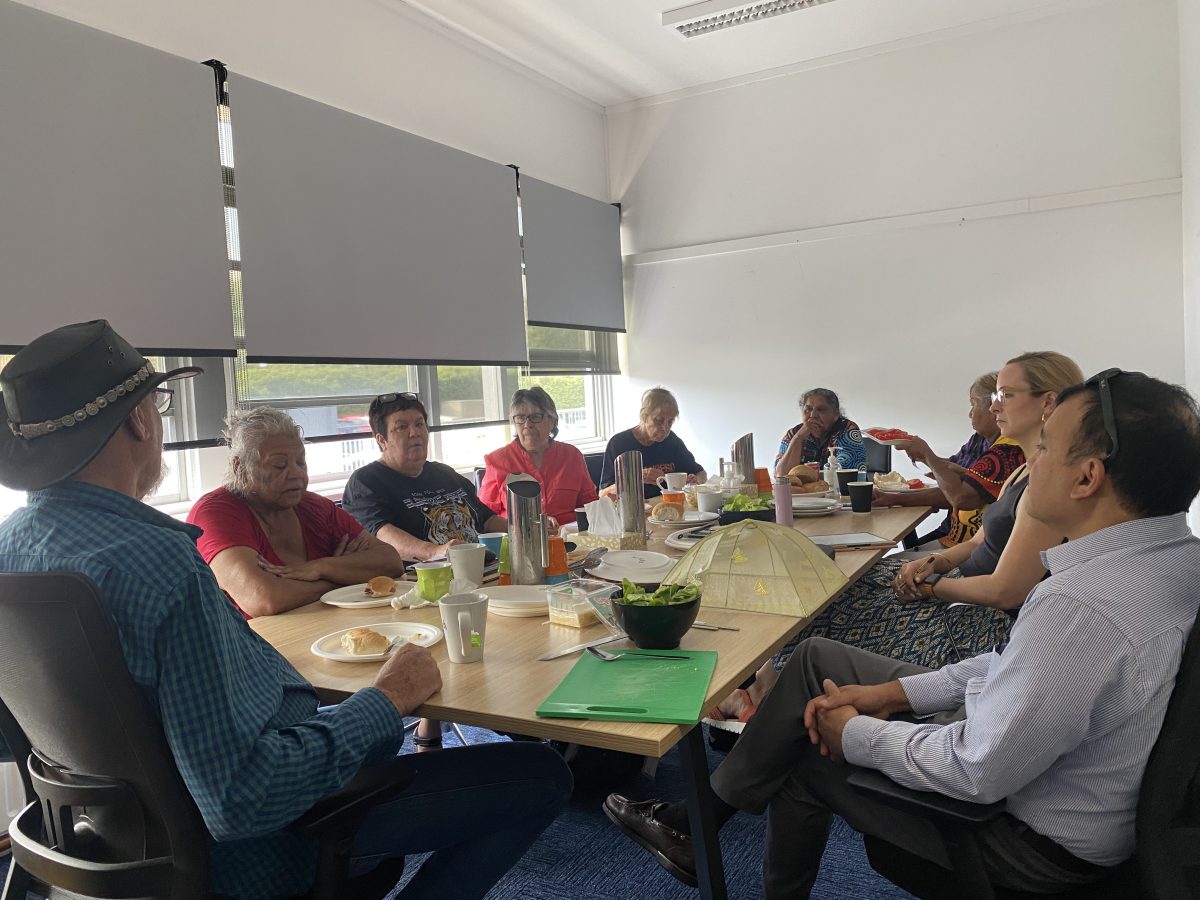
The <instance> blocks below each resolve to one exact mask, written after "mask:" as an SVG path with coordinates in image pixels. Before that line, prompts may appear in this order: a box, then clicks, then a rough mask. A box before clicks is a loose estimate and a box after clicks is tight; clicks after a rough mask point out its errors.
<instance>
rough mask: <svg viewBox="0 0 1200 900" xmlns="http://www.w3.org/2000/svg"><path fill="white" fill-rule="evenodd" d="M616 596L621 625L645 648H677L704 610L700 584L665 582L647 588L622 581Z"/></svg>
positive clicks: (617, 616) (631, 637) (617, 613)
mask: <svg viewBox="0 0 1200 900" xmlns="http://www.w3.org/2000/svg"><path fill="white" fill-rule="evenodd" d="M621 588H622V591H621V593H620V594H619V595H617V596H616V597H614V598H613V604H612V610H613V615H614V616H615V617H616V620H617V624H618V625H620V626H621V629H622V630H623V631H624V632H625V633H626V634H627V635H629V639H630V640H631V641H633V643H634V644H635V645H637V646H638V647H641V648H642V649H643V650H674V649H675V648H676V647H678V646H679V639H680V638H682V637H683V636H684V635H685V634H687V630H688V629H689V628H691V627H692V623H693V622H695V621H696V615H697V614H698V613H699V612H700V584H699V583H698V582H694V581H693V582H690V583H688V584H664V585H660V586H659V588H658V589H657V590H654V591H647V590H646V589H645V588H643V587H641V586H640V585H636V584H634V583H633V582H632V581H629V580H625V581H622V582H621Z"/></svg>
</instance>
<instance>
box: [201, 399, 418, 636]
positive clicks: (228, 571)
mask: <svg viewBox="0 0 1200 900" xmlns="http://www.w3.org/2000/svg"><path fill="white" fill-rule="evenodd" d="M224 437H225V440H226V442H227V443H228V444H229V469H228V472H227V473H226V476H225V484H224V486H223V487H219V488H217V489H216V490H215V491H212V492H210V493H208V494H205V495H204V496H203V497H201V498H200V500H199V501H198V502H197V503H196V505H195V506H193V507H192V511H191V512H190V513H189V514H188V522H189V523H190V524H192V525H198V526H199V527H200V528H202V529H204V533H203V534H202V535H201V536H200V537H199V539H198V540H197V542H196V547H197V549H198V550H199V551H200V555H201V556H202V557H203V558H204V561H205V562H206V563H208V564H209V566H211V567H212V570H213V574H215V575H216V576H217V584H219V585H220V586H221V589H222V590H223V591H225V593H226V595H228V597H229V599H230V600H232V601H233V602H234V604H235V605H236V606H237V607H238V609H239V610H241V612H242V615H244V616H246V618H253V617H254V616H269V615H273V614H274V613H281V612H286V611H287V610H289V609H294V608H295V607H297V606H303V605H304V604H306V603H311V602H312V601H314V600H316V599H317V598H318V597H320V596H321V595H322V594H324V593H325V592H327V591H330V590H332V589H334V588H336V587H340V586H342V585H347V584H357V583H359V582H363V581H367V580H369V579H371V578H374V577H375V576H376V575H390V576H393V577H398V576H399V575H401V574H403V572H404V563H403V562H402V561H401V559H400V556H399V554H397V553H396V551H395V550H393V549H392V548H391V547H389V546H388V545H387V544H384V543H383V542H382V541H380V540H379V539H378V538H375V537H373V536H372V535H370V534H368V533H367V532H366V531H364V530H363V527H362V526H361V525H360V524H359V523H358V522H357V521H356V520H355V519H354V517H353V516H351V515H350V514H349V513H346V512H344V511H343V510H341V509H339V508H338V507H337V506H336V505H335V504H334V503H333V501H331V500H328V499H326V498H325V497H322V496H320V495H319V494H314V493H312V492H310V491H309V490H308V469H307V468H306V467H305V458H304V439H303V435H302V433H301V431H300V426H298V425H297V424H296V423H295V422H294V421H293V420H292V417H291V416H289V415H288V414H287V413H285V412H283V411H282V410H278V409H272V408H270V407H269V406H260V407H258V408H257V409H250V410H238V411H237V412H235V413H233V414H232V415H231V416H230V417H229V418H228V420H227V427H226V430H225V435H224Z"/></svg>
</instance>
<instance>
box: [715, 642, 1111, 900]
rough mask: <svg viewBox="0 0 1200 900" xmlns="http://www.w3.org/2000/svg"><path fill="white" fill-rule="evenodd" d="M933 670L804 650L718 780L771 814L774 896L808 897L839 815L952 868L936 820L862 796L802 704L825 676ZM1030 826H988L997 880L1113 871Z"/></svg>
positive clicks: (1046, 882) (865, 679) (809, 645)
mask: <svg viewBox="0 0 1200 900" xmlns="http://www.w3.org/2000/svg"><path fill="white" fill-rule="evenodd" d="M925 671H928V670H927V669H924V668H922V667H921V666H914V665H911V664H909V663H904V662H898V661H897V660H894V659H889V658H888V657H884V656H878V655H876V654H874V653H868V652H866V651H865V650H859V649H858V648H856V647H849V646H846V645H845V644H839V643H837V642H836V641H830V640H826V639H825V638H810V639H808V640H807V641H804V642H803V643H802V644H800V645H799V647H797V648H796V652H795V653H794V654H793V655H792V657H791V659H790V660H789V661H788V664H787V666H786V667H785V668H784V670H783V672H782V673H781V674H780V677H779V681H778V682H777V683H776V685H775V687H774V688H773V689H772V690H771V693H770V694H769V695H768V696H767V699H766V701H765V702H764V703H763V705H762V706H761V707H759V710H758V712H757V713H756V714H755V716H754V717H753V718H752V719H751V720H750V723H749V724H748V725H747V727H746V730H745V731H744V732H743V733H742V736H741V738H740V739H739V740H738V742H737V745H736V746H735V747H734V748H733V750H732V751H730V753H729V755H728V756H727V757H726V759H725V761H724V762H723V763H722V764H721V765H720V767H719V768H718V769H717V770H716V772H714V773H713V776H712V787H713V790H714V791H715V792H716V793H717V796H719V797H720V798H721V799H722V800H724V801H725V802H726V803H728V804H730V805H731V806H735V807H737V808H738V809H741V810H744V811H745V812H750V813H754V814H760V813H762V812H763V811H764V810H765V811H766V812H767V815H768V821H767V850H766V856H765V859H764V861H763V894H764V897H765V898H767V900H782V898H796V897H807V896H809V893H810V892H811V890H812V886H813V882H814V881H816V877H817V870H818V868H819V867H820V863H821V855H822V853H823V852H824V849H825V842H826V840H827V838H828V835H829V823H830V820H831V818H832V814H833V813H837V814H838V815H840V816H841V817H842V818H843V819H845V820H846V821H847V822H849V823H850V825H851V826H852V827H853V828H855V829H856V830H858V831H860V832H863V833H865V834H871V835H875V836H877V837H879V838H882V839H883V840H886V841H888V842H889V843H892V844H895V845H896V846H898V847H901V848H903V849H906V850H910V851H912V852H914V853H920V854H922V855H925V856H929V855H930V851H931V848H932V850H933V854H934V857H933V858H934V859H935V860H936V861H937V862H939V863H940V864H942V865H945V866H948V865H949V860H948V858H947V857H946V856H945V853H944V848H943V845H942V841H941V839H940V837H939V836H938V832H937V829H936V828H934V826H933V825H931V824H930V823H929V821H928V820H926V819H923V818H920V817H918V816H912V815H908V814H906V813H903V812H899V811H897V810H895V809H893V808H892V807H889V806H885V805H883V804H880V803H877V802H875V801H873V800H871V799H869V798H867V797H864V796H863V795H862V794H860V793H859V792H858V791H857V790H855V789H854V788H853V787H851V786H850V785H849V784H848V783H847V777H848V776H849V774H850V772H851V771H853V769H852V768H851V767H850V766H848V765H846V764H845V763H836V762H833V761H831V760H829V759H828V758H826V757H823V756H821V754H820V751H819V750H818V748H817V747H815V746H814V745H813V744H811V743H809V739H808V732H807V731H806V730H805V728H804V707H805V705H807V703H808V701H809V700H810V699H811V698H813V697H815V696H818V695H819V694H823V693H824V690H823V688H822V686H821V683H822V681H823V680H824V679H826V678H832V679H833V680H834V682H835V683H837V684H839V685H844V684H882V683H883V682H886V681H892V680H894V679H896V678H899V677H901V676H904V675H916V674H918V673H920V672H925ZM964 716H965V712H964V710H963V709H962V708H961V707H959V708H958V709H955V710H948V711H946V712H944V713H938V714H937V715H934V716H931V717H929V718H925V719H922V720H921V721H923V722H934V723H937V724H948V723H950V722H955V721H959V720H961V719H962V718H964ZM1028 831H1029V829H1028V826H1025V825H1024V824H1023V823H1021V822H1020V821H1019V820H1017V819H1015V818H1013V817H1011V816H1002V817H1000V818H999V819H998V820H996V821H994V822H993V823H992V824H990V825H989V826H988V827H987V829H986V830H985V832H984V834H983V835H982V845H983V846H982V852H983V856H984V863H985V865H986V866H987V868H988V870H989V873H990V874H991V876H992V879H993V881H994V882H996V883H998V884H1003V885H1004V886H1006V887H1010V888H1015V889H1019V890H1033V891H1038V890H1040V891H1046V890H1053V889H1059V890H1062V889H1066V888H1068V887H1072V886H1076V885H1080V884H1087V883H1088V882H1090V881H1095V880H1096V879H1097V878H1100V877H1102V876H1103V875H1104V874H1105V873H1106V870H1105V869H1104V868H1102V867H1100V866H1092V865H1091V864H1089V863H1086V862H1084V861H1083V860H1076V859H1074V857H1070V854H1067V851H1066V850H1063V849H1062V848H1060V847H1058V846H1057V845H1053V849H1056V850H1058V851H1061V853H1062V854H1066V857H1067V861H1068V863H1069V864H1068V865H1065V866H1064V865H1062V862H1063V859H1062V858H1061V857H1059V856H1058V854H1057V853H1055V854H1053V856H1054V857H1055V858H1053V859H1052V858H1048V857H1047V856H1045V855H1043V854H1042V853H1039V852H1038V850H1037V849H1035V842H1038V843H1043V845H1044V842H1045V841H1046V840H1047V839H1045V838H1041V837H1040V836H1037V835H1036V834H1034V835H1027V832H1028ZM1030 837H1032V838H1033V840H1032V841H1031V840H1030ZM939 853H940V858H939ZM1072 861H1073V862H1072ZM1073 863H1078V865H1077V866H1076V865H1074V864H1073Z"/></svg>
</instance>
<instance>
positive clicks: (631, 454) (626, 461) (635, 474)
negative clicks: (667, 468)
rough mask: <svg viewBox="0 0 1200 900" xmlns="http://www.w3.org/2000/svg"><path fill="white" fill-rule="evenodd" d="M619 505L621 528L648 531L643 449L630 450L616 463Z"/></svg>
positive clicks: (628, 532) (619, 457) (631, 531)
mask: <svg viewBox="0 0 1200 900" xmlns="http://www.w3.org/2000/svg"><path fill="white" fill-rule="evenodd" d="M614 475H615V476H616V484H617V505H618V506H619V507H620V510H621V530H622V531H624V532H626V533H627V534H645V533H646V494H645V491H644V490H643V488H642V451H641V450H628V451H626V452H625V453H622V454H621V455H620V456H618V457H617V461H616V463H615V464H614Z"/></svg>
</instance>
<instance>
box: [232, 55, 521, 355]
mask: <svg viewBox="0 0 1200 900" xmlns="http://www.w3.org/2000/svg"><path fill="white" fill-rule="evenodd" d="M229 105H230V116H231V121H232V126H233V153H234V178H235V180H236V183H237V204H238V230H239V234H240V239H241V248H242V278H243V296H244V300H245V319H246V351H247V355H248V357H249V359H250V360H251V361H255V360H258V361H273V360H275V361H278V360H312V361H331V362H333V361H337V362H381V363H382V362H415V363H421V362H462V363H472V364H479V365H514V364H523V363H524V361H525V360H526V359H527V355H526V349H525V322H524V308H523V299H522V295H521V269H520V236H519V233H518V229H517V199H516V186H515V183H514V178H513V173H512V170H511V169H509V168H508V167H506V166H502V165H500V164H498V163H494V162H490V161H488V160H485V159H481V158H479V157H477V156H472V155H470V154H468V153H463V152H461V151H459V150H455V149H453V148H450V147H446V146H443V145H441V144H437V143H434V142H433V141H428V140H425V139H424V138H420V137H417V136H416V135H412V134H408V133H407V132H404V131H399V130H397V129H395V128H391V127H388V126H386V125H382V124H380V123H378V122H373V121H370V120H369V119H364V118H361V117H360V116H356V115H353V114H351V113H348V112H345V111H344V110H339V109H335V108H333V107H330V106H326V105H324V104H321V103H317V102H315V101H313V100H308V99H306V98H304V97H300V96H297V95H296V94H292V93H289V92H287V91H283V90H280V89H279V88H275V87H271V86H269V85H265V84H262V83H261V82H256V81H252V80H251V79H249V78H244V77H239V76H237V75H236V74H231V75H230V80H229Z"/></svg>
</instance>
